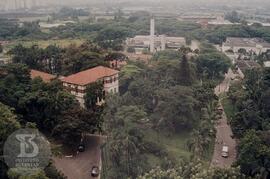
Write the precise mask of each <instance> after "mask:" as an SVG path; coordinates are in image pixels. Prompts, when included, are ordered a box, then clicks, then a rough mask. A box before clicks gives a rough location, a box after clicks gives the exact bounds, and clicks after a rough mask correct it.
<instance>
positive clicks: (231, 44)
mask: <svg viewBox="0 0 270 179" xmlns="http://www.w3.org/2000/svg"><path fill="white" fill-rule="evenodd" d="M240 49H245V50H246V51H247V52H254V53H255V54H260V53H263V52H266V51H267V50H269V49H270V43H268V42H266V41H264V40H263V39H261V38H238V37H228V38H227V39H226V41H225V42H224V43H223V44H222V51H223V52H227V51H233V52H234V53H238V51H239V50H240Z"/></svg>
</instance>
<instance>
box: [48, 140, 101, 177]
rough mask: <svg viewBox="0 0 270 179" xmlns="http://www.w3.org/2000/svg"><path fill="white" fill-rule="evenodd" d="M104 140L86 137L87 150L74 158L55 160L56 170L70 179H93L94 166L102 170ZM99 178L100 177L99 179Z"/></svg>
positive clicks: (67, 157)
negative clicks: (101, 147) (102, 145)
mask: <svg viewBox="0 0 270 179" xmlns="http://www.w3.org/2000/svg"><path fill="white" fill-rule="evenodd" d="M102 142H103V138H102V137H99V136H90V135H89V136H86V150H85V151H84V152H82V153H79V154H75V155H74V156H73V157H71V156H66V157H61V158H58V157H56V158H53V160H54V164H55V166H56V168H57V169H58V170H59V171H61V172H62V173H63V174H64V175H65V176H67V178H68V179H91V178H93V177H91V169H92V167H93V166H100V168H101V150H100V145H101V144H102ZM98 178H99V177H98Z"/></svg>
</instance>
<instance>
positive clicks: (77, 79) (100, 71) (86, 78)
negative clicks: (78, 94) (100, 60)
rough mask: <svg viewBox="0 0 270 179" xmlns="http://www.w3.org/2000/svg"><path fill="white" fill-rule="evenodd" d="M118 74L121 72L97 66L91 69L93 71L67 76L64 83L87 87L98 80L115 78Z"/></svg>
mask: <svg viewBox="0 0 270 179" xmlns="http://www.w3.org/2000/svg"><path fill="white" fill-rule="evenodd" d="M118 73H119V71H117V70H113V69H111V68H108V67H104V66H97V67H95V68H91V69H88V70H85V71H81V72H79V73H76V74H73V75H70V76H67V77H65V78H63V79H62V81H63V82H66V83H70V84H76V85H82V86H85V85H88V84H91V83H94V82H96V81H97V80H99V79H102V78H104V77H109V76H113V75H115V74H118Z"/></svg>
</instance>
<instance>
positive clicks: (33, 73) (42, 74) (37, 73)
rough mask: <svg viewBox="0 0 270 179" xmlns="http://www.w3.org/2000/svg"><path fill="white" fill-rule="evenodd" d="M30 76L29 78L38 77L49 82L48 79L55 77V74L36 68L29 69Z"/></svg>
mask: <svg viewBox="0 0 270 179" xmlns="http://www.w3.org/2000/svg"><path fill="white" fill-rule="evenodd" d="M30 76H31V79H34V78H38V77H40V78H41V79H42V80H43V81H44V82H45V83H49V82H50V81H52V80H53V79H55V78H56V76H55V75H51V74H49V73H45V72H42V71H37V70H31V71H30Z"/></svg>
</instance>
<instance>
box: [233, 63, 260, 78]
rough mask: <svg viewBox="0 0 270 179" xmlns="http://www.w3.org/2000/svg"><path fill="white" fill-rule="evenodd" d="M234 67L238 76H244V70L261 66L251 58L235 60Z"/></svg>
mask: <svg viewBox="0 0 270 179" xmlns="http://www.w3.org/2000/svg"><path fill="white" fill-rule="evenodd" d="M236 67H237V71H238V74H239V75H240V77H241V78H244V77H245V71H246V70H249V69H254V68H261V65H259V64H258V63H257V62H255V61H253V60H237V61H236Z"/></svg>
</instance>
